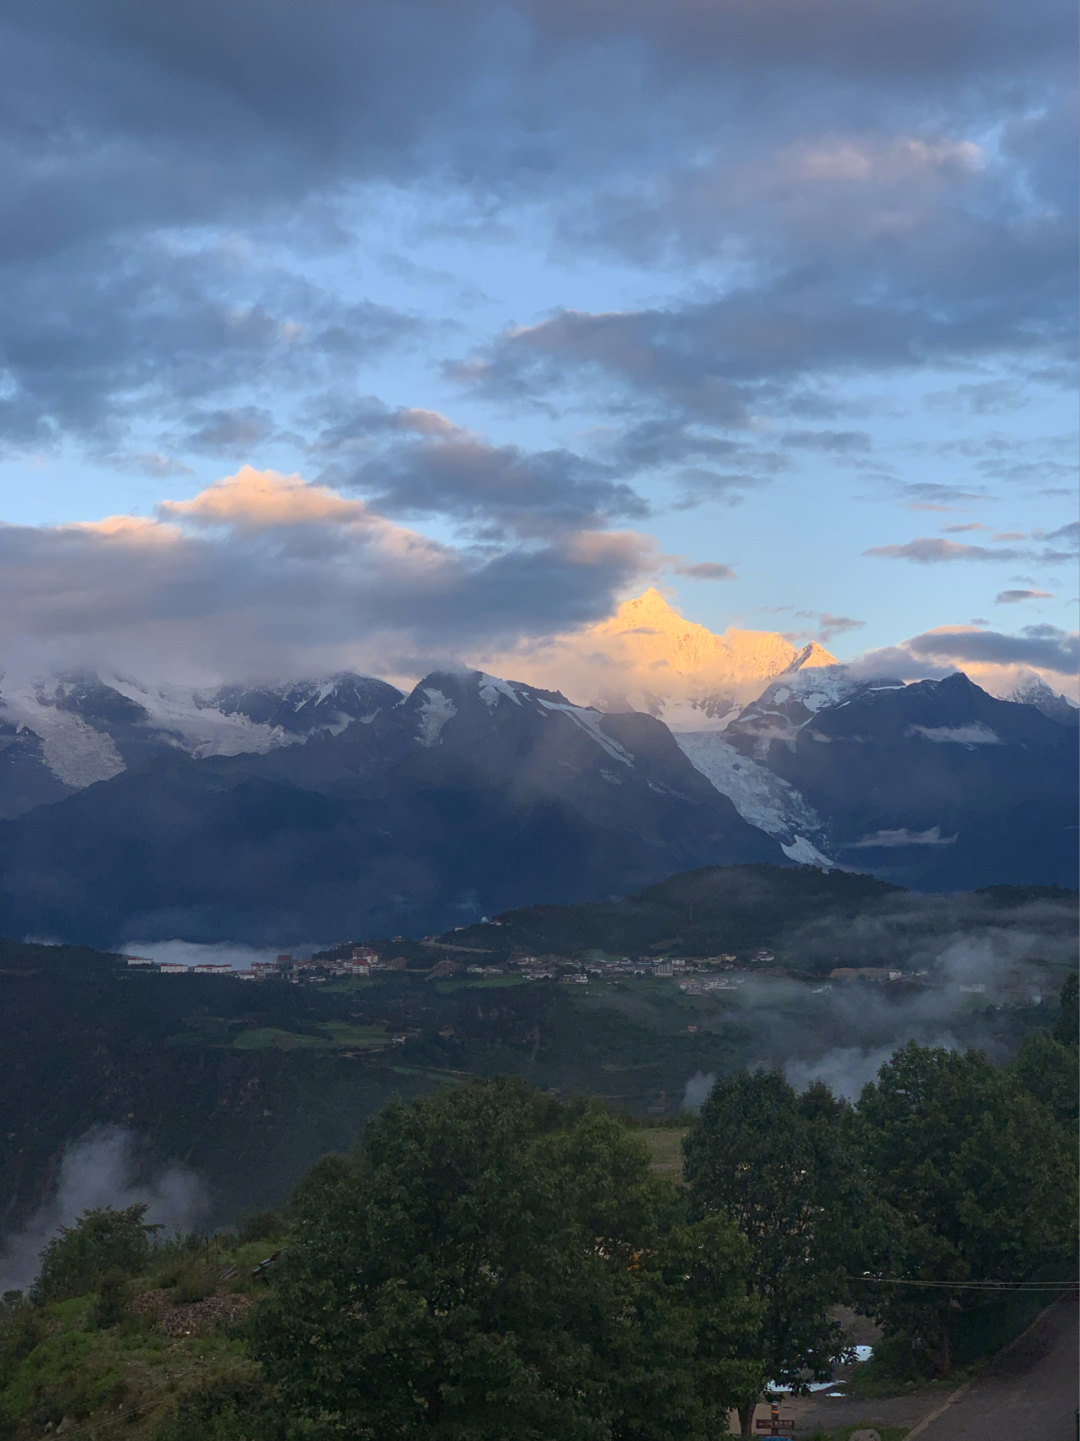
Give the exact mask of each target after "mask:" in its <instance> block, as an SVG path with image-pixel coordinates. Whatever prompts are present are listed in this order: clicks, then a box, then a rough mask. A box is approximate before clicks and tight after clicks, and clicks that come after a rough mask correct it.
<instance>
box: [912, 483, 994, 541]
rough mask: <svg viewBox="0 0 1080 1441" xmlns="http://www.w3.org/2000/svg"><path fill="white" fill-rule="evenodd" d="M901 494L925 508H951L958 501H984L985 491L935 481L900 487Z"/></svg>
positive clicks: (973, 527)
mask: <svg viewBox="0 0 1080 1441" xmlns="http://www.w3.org/2000/svg"><path fill="white" fill-rule="evenodd" d="M901 494H902V495H905V496H907V498H908V499H909V500H912V501H916V502H918V503H919V504H920V505H927V506H951V505H955V504H956V503H957V502H958V501H961V502H962V501H971V500H985V499H986V492H985V491H976V490H965V489H964V488H963V487H962V486H959V485H941V484H939V483H937V482H935V481H926V480H920V481H914V482H912V483H911V484H909V485H905V486H902V487H901ZM960 528H961V529H967V530H973V529H982V527H976V526H962V527H960Z"/></svg>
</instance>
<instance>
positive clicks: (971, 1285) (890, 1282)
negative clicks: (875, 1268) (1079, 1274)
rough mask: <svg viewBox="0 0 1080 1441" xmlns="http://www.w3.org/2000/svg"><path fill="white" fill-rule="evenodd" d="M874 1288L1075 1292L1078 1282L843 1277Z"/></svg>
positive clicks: (1079, 1286)
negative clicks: (915, 1287) (907, 1287)
mask: <svg viewBox="0 0 1080 1441" xmlns="http://www.w3.org/2000/svg"><path fill="white" fill-rule="evenodd" d="M844 1280H845V1281H856V1282H859V1283H860V1284H866V1285H876V1286H930V1287H938V1288H940V1289H941V1290H943V1291H1075V1290H1077V1289H1078V1288H1080V1281H914V1280H911V1279H910V1278H909V1277H907V1276H845V1277H844Z"/></svg>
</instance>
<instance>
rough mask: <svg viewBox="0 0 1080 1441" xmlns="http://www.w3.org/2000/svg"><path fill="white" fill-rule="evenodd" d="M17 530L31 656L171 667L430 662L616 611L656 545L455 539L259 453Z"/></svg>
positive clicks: (1, 537)
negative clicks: (204, 477)
mask: <svg viewBox="0 0 1080 1441" xmlns="http://www.w3.org/2000/svg"><path fill="white" fill-rule="evenodd" d="M0 541H2V544H3V548H4V553H5V557H6V558H5V563H4V574H5V579H4V587H5V590H6V592H7V596H8V599H7V604H6V605H5V607H4V610H5V617H6V619H5V626H6V629H7V633H8V646H9V654H10V656H11V659H12V664H13V665H14V666H15V668H19V667H20V666H21V667H22V668H26V667H27V666H31V667H33V666H36V667H38V668H44V667H45V666H47V665H48V664H50V663H51V664H53V665H59V666H65V665H68V666H70V665H76V664H79V665H86V664H90V665H108V666H111V667H113V668H114V669H119V670H121V671H124V670H129V671H134V673H135V674H137V675H139V676H141V677H148V678H151V679H161V680H181V679H189V678H190V679H193V680H213V679H222V680H224V679H232V678H236V677H239V676H245V675H258V674H264V675H281V674H288V673H293V674H296V673H300V674H312V673H319V672H320V671H326V670H333V669H336V668H340V667H342V666H346V665H350V666H354V667H357V668H359V669H371V670H375V671H377V672H378V673H382V674H386V673H391V674H394V673H401V672H402V671H404V672H405V673H406V674H415V673H416V671H417V670H418V669H423V668H424V666H425V665H426V664H427V663H428V662H429V661H439V660H442V661H445V660H446V659H448V658H454V657H457V656H460V655H461V654H463V653H464V652H465V651H466V650H475V649H476V648H477V647H478V646H492V645H500V644H503V645H505V644H508V643H510V642H516V641H519V640H520V639H521V638H522V637H523V636H525V637H528V636H534V637H535V636H542V635H550V634H551V633H552V632H556V631H564V630H567V629H568V628H572V627H574V626H578V625H582V624H585V623H587V622H589V621H592V620H596V619H598V618H601V617H603V616H605V615H607V614H608V613H609V612H610V610H611V608H612V605H613V597H614V595H615V593H616V592H617V591H619V590H621V589H623V588H624V587H625V586H627V585H628V584H630V583H632V582H633V581H634V580H636V578H637V577H638V576H639V575H640V574H642V573H645V572H647V570H648V569H649V568H650V565H651V562H652V547H651V545H650V543H649V541H648V540H647V539H646V538H643V537H641V536H639V535H636V534H635V533H633V532H612V531H590V530H567V531H564V532H562V533H560V534H558V535H557V536H554V537H548V538H546V539H544V540H542V541H538V542H535V543H532V544H520V545H516V546H513V545H512V546H509V547H507V548H502V549H497V550H494V551H488V550H486V549H485V548H483V547H478V548H466V547H457V548H455V547H454V546H451V545H447V544H440V543H437V542H435V541H433V540H431V539H429V538H427V537H425V536H422V535H420V534H419V533H417V532H416V531H412V530H408V529H406V528H404V527H402V526H400V525H397V524H395V523H394V522H392V521H389V520H387V519H385V518H384V517H383V516H380V515H379V514H377V513H376V512H375V511H373V510H372V509H371V508H370V507H369V506H368V505H366V504H365V503H364V502H363V501H361V500H357V499H352V498H347V497H345V496H342V495H341V494H340V493H338V492H336V491H334V490H331V489H329V488H327V487H325V486H317V485H313V484H310V483H308V482H305V481H303V480H301V479H300V478H299V477H297V476H281V475H278V474H276V473H274V472H259V471H255V470H253V469H251V468H250V467H244V468H243V469H241V470H240V471H238V472H237V473H236V474H234V475H231V476H228V477H226V478H225V479H223V480H221V481H218V482H217V483H215V484H214V485H212V486H210V487H208V488H207V489H205V490H203V491H202V492H200V493H199V494H198V495H196V496H195V497H194V498H193V499H191V500H186V501H166V502H163V503H162V504H161V505H160V506H159V507H158V508H157V513H156V515H155V516H154V517H153V518H150V519H144V518H139V517H134V516H114V517H112V518H110V519H108V520H104V521H100V522H95V523H90V524H82V525H66V526H54V527H41V528H34V527H17V526H8V527H5V528H4V529H3V530H2V531H0Z"/></svg>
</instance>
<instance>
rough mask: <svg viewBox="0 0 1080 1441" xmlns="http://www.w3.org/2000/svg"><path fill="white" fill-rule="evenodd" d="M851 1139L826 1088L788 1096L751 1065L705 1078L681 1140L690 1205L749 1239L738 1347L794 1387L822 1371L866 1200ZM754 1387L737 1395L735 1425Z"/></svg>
mask: <svg viewBox="0 0 1080 1441" xmlns="http://www.w3.org/2000/svg"><path fill="white" fill-rule="evenodd" d="M851 1141H852V1135H851V1115H850V1109H849V1108H848V1107H847V1106H846V1105H844V1104H843V1103H842V1102H837V1101H836V1100H835V1099H834V1098H833V1096H832V1094H831V1093H830V1092H829V1090H828V1088H827V1087H825V1086H824V1085H821V1084H817V1085H814V1086H812V1087H811V1088H810V1089H809V1090H808V1091H807V1092H806V1093H805V1094H804V1095H802V1096H798V1095H796V1093H795V1091H794V1090H793V1089H792V1087H791V1086H789V1085H788V1083H787V1082H786V1081H785V1080H784V1078H783V1076H782V1075H780V1073H779V1072H776V1071H764V1070H759V1071H756V1072H754V1073H752V1074H749V1073H745V1072H744V1073H741V1074H738V1075H734V1076H729V1077H725V1078H724V1079H722V1080H720V1081H718V1082H717V1084H716V1085H715V1086H714V1088H713V1090H712V1092H711V1093H710V1095H709V1097H708V1099H707V1100H706V1102H705V1104H704V1106H703V1108H702V1111H701V1116H700V1118H699V1121H698V1124H697V1125H696V1126H695V1128H694V1129H693V1130H692V1131H691V1132H690V1135H689V1136H688V1137H687V1139H686V1142H685V1146H684V1150H685V1156H686V1165H685V1170H686V1178H687V1180H688V1181H689V1183H690V1188H691V1195H692V1213H693V1214H694V1215H696V1216H710V1215H712V1216H722V1217H724V1218H725V1219H726V1220H728V1221H729V1222H730V1223H731V1224H732V1225H734V1226H735V1227H736V1229H737V1230H738V1232H739V1234H740V1235H741V1236H742V1237H743V1238H744V1240H745V1241H746V1244H747V1246H748V1248H749V1253H750V1261H749V1264H748V1267H747V1280H748V1285H749V1289H750V1292H751V1294H752V1295H753V1296H755V1297H756V1298H757V1300H758V1303H759V1308H758V1312H757V1324H756V1326H755V1328H754V1330H753V1332H752V1333H751V1332H746V1333H744V1344H745V1345H746V1346H747V1348H748V1350H747V1354H748V1355H750V1354H752V1355H754V1356H756V1357H758V1358H760V1360H761V1361H762V1363H763V1364H764V1366H765V1367H766V1370H767V1374H768V1379H769V1380H771V1381H774V1382H776V1383H777V1384H784V1385H788V1386H791V1387H793V1388H794V1389H796V1390H798V1389H800V1388H801V1387H803V1386H805V1385H806V1384H808V1383H809V1382H811V1381H814V1380H821V1379H823V1378H824V1377H827V1376H828V1375H829V1374H830V1372H831V1366H832V1363H833V1361H834V1359H835V1358H836V1357H837V1355H838V1354H839V1353H841V1352H842V1351H843V1347H844V1338H843V1333H842V1329H841V1327H840V1325H839V1323H838V1322H837V1320H836V1319H835V1316H834V1314H833V1308H834V1307H835V1305H836V1303H837V1302H838V1301H841V1300H843V1299H844V1297H845V1296H846V1294H847V1292H848V1290H849V1289H850V1288H849V1285H848V1282H847V1279H846V1277H847V1275H848V1274H849V1273H850V1271H851V1269H852V1266H853V1264H854V1263H855V1261H856V1260H857V1258H858V1256H859V1255H860V1253H861V1250H862V1249H863V1248H864V1247H865V1244H866V1242H865V1237H864V1232H865V1231H866V1230H867V1227H868V1223H869V1219H870V1217H871V1215H872V1210H873V1208H872V1206H871V1203H870V1199H869V1195H868V1188H867V1186H866V1183H865V1178H864V1176H863V1174H862V1169H861V1165H860V1162H859V1158H858V1156H857V1154H855V1153H854V1150H853V1147H852V1144H851ZM757 1395H758V1393H757V1392H748V1393H747V1394H746V1395H745V1396H744V1397H743V1398H741V1402H740V1408H739V1409H740V1416H741V1418H742V1423H743V1429H744V1431H745V1430H747V1429H748V1428H749V1424H750V1414H751V1412H752V1409H753V1403H754V1402H755V1401H756V1400H757Z"/></svg>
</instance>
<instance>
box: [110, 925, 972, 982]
mask: <svg viewBox="0 0 1080 1441" xmlns="http://www.w3.org/2000/svg"><path fill="white" fill-rule="evenodd" d="M403 939H404V938H403V937H400V936H398V937H395V938H394V944H398V943H401V942H403ZM419 945H421V946H424V947H426V948H430V949H431V950H433V951H443V952H445V951H453V952H455V955H454V956H447V955H445V954H444V955H441V956H439V957H438V959H434V961H433V964H432V965H431V966H430V968H428V967H423V966H422V965H421V966H418V965H417V963H416V960H415V958H414V959H413V960H412V961H410V959H409V958H407V957H406V956H403V955H385V954H382V953H380V951H379V950H377V949H375V947H374V946H373V945H359V946H351V947H350V946H348V945H339V946H335V947H332V948H331V949H330V951H329V952H319V953H316V954H314V955H312V956H310V957H308V958H301V957H298V956H294V955H293V954H291V953H288V954H282V955H279V956H278V957H277V958H276V960H273V961H252V962H251V963H250V964H249V966H247V967H246V968H243V969H239V968H236V967H234V966H232V965H230V964H229V963H228V962H227V961H203V962H199V963H197V964H193V965H184V964H182V963H180V962H176V961H155V960H153V959H151V958H150V957H146V956H125V957H124V960H125V961H126V963H127V965H128V966H129V967H133V968H135V969H138V970H141V971H150V972H156V973H158V974H160V975H195V976H219V977H229V978H231V979H233V980H238V981H249V982H252V981H253V982H266V981H276V982H285V983H288V984H291V985H317V984H324V983H326V982H328V981H331V980H335V979H342V978H345V979H348V978H354V979H368V978H370V977H371V976H373V975H377V974H378V973H380V972H395V971H405V970H408V971H411V972H412V973H414V974H417V973H420V974H423V975H424V976H425V977H426V978H428V979H432V980H447V979H451V978H453V977H455V976H456V977H460V978H466V977H468V978H470V979H484V978H494V977H514V978H519V979H520V980H523V981H545V980H552V981H556V982H558V983H560V984H563V985H588V984H589V982H590V980H603V979H615V978H616V977H624V976H641V977H655V978H658V979H671V980H674V981H675V982H676V983H677V985H678V987H679V989H680V990H681V991H684V992H686V993H687V994H688V995H705V994H708V993H709V992H712V991H731V990H736V989H737V988H738V987H739V986H741V985H743V984H744V983H745V982H746V980H747V979H749V978H750V977H751V976H773V977H776V976H783V975H785V974H787V973H786V971H785V969H784V968H783V967H782V966H778V965H777V963H776V956H775V954H774V953H773V952H772V951H771V950H768V949H764V948H763V949H759V950H757V951H754V952H753V953H752V954H750V955H746V956H738V955H736V954H735V953H733V952H721V953H720V954H718V955H715V956H694V957H685V956H663V957H660V958H657V957H651V956H608V955H604V954H602V953H600V954H590V955H589V956H587V957H586V958H584V959H580V958H574V957H570V956H564V955H515V956H512V957H511V958H509V959H508V960H506V961H504V962H502V963H501V964H487V963H485V962H482V961H469V960H468V959H467V957H468V956H470V955H473V956H481V955H485V954H486V953H485V952H483V951H481V950H480V949H479V948H477V947H471V946H455V945H452V944H450V943H448V942H444V941H439V940H436V939H435V938H434V937H430V936H426V937H425V938H424V939H423V940H422V941H421V942H419ZM415 947H416V943H411V944H410V947H409V948H410V949H413V950H415ZM392 948H393V946H391V947H390V948H389V949H392ZM926 976H927V972H926V971H918V972H913V973H910V974H907V973H905V972H903V971H900V970H896V969H890V968H888V967H881V966H861V967H849V966H840V967H836V968H834V969H833V970H832V971H831V972H830V973H829V974H828V977H827V980H828V981H830V982H832V981H848V982H850V981H855V980H862V981H872V982H878V983H889V982H892V983H897V982H904V981H923V980H924V978H925V977H926ZM970 989H972V990H985V987H984V986H973V987H970Z"/></svg>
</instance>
